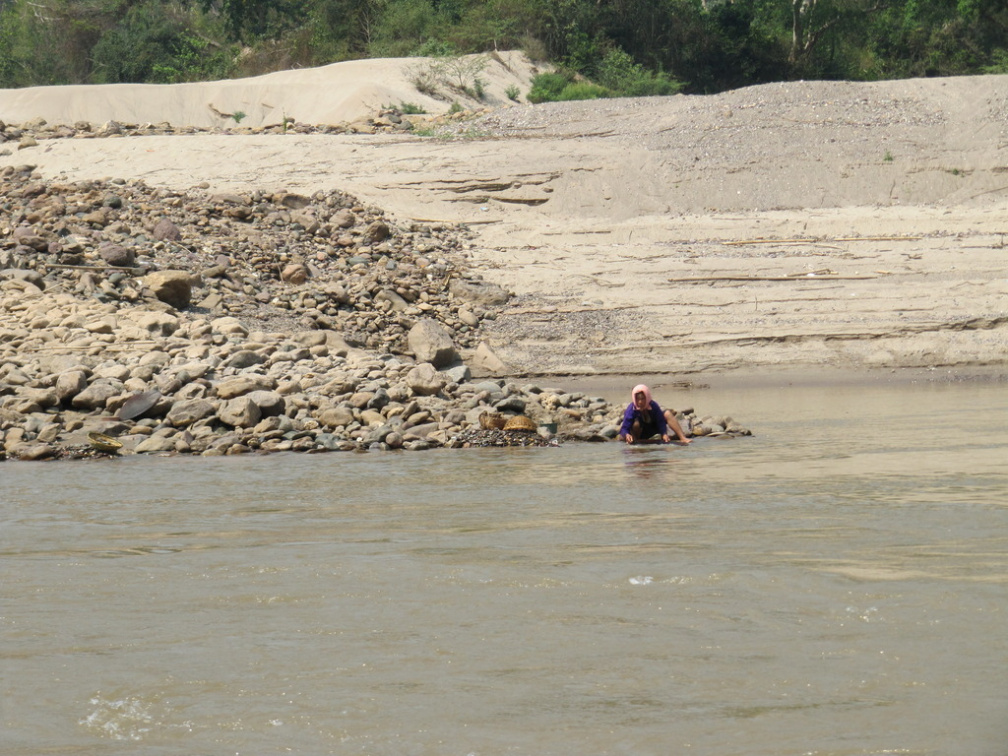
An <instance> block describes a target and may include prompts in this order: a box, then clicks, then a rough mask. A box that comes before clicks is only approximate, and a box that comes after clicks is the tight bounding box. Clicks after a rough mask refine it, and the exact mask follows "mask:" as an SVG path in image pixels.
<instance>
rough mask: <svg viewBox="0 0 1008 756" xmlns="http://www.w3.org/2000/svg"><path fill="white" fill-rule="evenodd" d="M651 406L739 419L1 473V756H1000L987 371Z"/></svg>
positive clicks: (996, 517) (995, 457)
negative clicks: (671, 429) (694, 433)
mask: <svg viewBox="0 0 1008 756" xmlns="http://www.w3.org/2000/svg"><path fill="white" fill-rule="evenodd" d="M657 398H658V399H659V400H660V401H664V403H666V404H672V405H678V406H680V407H681V406H682V405H683V404H685V403H689V404H693V405H695V406H696V407H697V409H698V410H700V411H701V412H703V411H710V412H715V413H727V414H732V415H733V416H735V417H736V418H737V419H739V420H740V421H741V422H743V423H744V424H746V425H748V426H749V427H751V428H752V429H753V430H754V432H755V434H756V435H755V437H753V438H750V439H734V440H717V439H701V440H698V441H697V442H695V443H694V444H693V445H692V446H690V447H687V448H680V447H662V448H648V449H627V448H625V447H623V446H620V445H618V444H599V445H594V444H592V445H568V446H564V447H562V448H559V449H511V450H490V449H473V450H456V451H432V452H422V453H420V452H418V453H406V454H381V453H368V454H328V455H318V456H314V455H313V456H295V455H283V456H270V457H240V458H216V459H214V458H208V459H202V458H197V459H190V458H154V459H151V458H124V459H122V460H118V461H113V462H97V461H82V462H73V463H56V464H53V463H14V462H5V463H3V464H2V465H0V575H2V587H0V591H2V593H0V596H2V607H0V629H2V633H3V636H2V637H3V645H2V648H0V655H2V661H0V663H2V669H0V678H2V682H3V693H2V695H3V699H2V715H3V733H2V735H0V740H2V746H0V751H2V752H4V753H11V754H20V755H22V756H32V755H35V754H48V755H51V754H75V755H80V756H88V755H90V754H134V753H141V752H142V753H150V754H197V753H198V754H278V753H300V754H389V755H392V754H395V755H397V756H399V755H402V754H459V755H460V756H467V755H469V754H475V755H477V756H491V755H494V754H530V755H532V754H534V755H536V756H542V755H544V754H564V755H566V754H572V755H573V754H578V755H583V754H634V755H639V754H662V755H664V754H681V753H697V754H716V755H718V756H722V755H725V754H740V755H743V754H744V755H746V756H754V755H758V754H767V755H768V756H769V755H773V756H780V755H782V754H783V755H787V754H796V755H797V754H831V755H837V756H840V755H843V756H846V755H848V754H935V755H938V754H941V755H943V756H946V755H950V754H951V755H956V754H962V755H963V756H967V755H968V756H984V755H985V754H987V755H990V756H1004V754H1006V753H1008V746H1006V745H1005V744H1006V743H1008V464H1006V461H1008V387H1006V386H1005V385H1003V384H1001V385H980V386H975V385H974V386H961V385H960V386H915V385H902V386H868V387H847V388H843V387H839V388H837V387H834V388H831V389H825V388H814V387H813V388H809V387H805V388H795V387H792V388H784V389H775V390H767V389H760V390H752V391H739V390H734V391H722V392H718V391H712V392H692V393H684V392H683V393H679V394H678V395H677V394H674V393H673V394H666V396H662V395H661V392H658V394H657ZM781 417H786V418H787V419H785V420H782V419H780V418H781Z"/></svg>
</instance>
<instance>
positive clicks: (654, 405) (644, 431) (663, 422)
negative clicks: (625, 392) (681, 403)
mask: <svg viewBox="0 0 1008 756" xmlns="http://www.w3.org/2000/svg"><path fill="white" fill-rule="evenodd" d="M631 396H632V397H633V401H632V402H631V403H630V404H629V405H627V408H626V412H624V413H623V424H622V425H621V426H620V431H619V439H620V441H626V442H627V443H628V444H637V443H654V442H653V441H652V439H653V438H654V437H655V436H657V435H661V440H662V442H663V443H666V444H667V443H669V442H670V441H671V440H672V438H671V437H670V436H669V429H671V430H672V432H673V433H675V435H676V437H677V438H678V439H679V440H680V441H681V442H682V443H684V444H688V443H689V442H690V440H691V439H688V438H686V434H685V433H683V429H682V427H681V426H680V425H679V421H678V420H676V416H675V413H674V412H672V411H671V410H665V411H664V412H663V411H662V408H661V407H659V406H658V402H656V401H654V400H653V399H652V398H651V389H649V388H648V387H647V386H645V385H644V384H643V383H642V384H640V385H637V386H634V388H633V391H632V392H631Z"/></svg>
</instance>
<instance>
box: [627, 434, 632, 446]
mask: <svg viewBox="0 0 1008 756" xmlns="http://www.w3.org/2000/svg"><path fill="white" fill-rule="evenodd" d="M626 442H627V443H628V444H632V443H633V433H627V434H626Z"/></svg>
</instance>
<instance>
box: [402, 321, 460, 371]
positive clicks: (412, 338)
mask: <svg viewBox="0 0 1008 756" xmlns="http://www.w3.org/2000/svg"><path fill="white" fill-rule="evenodd" d="M408 341H409V347H410V349H411V350H412V351H413V356H414V357H416V360H417V362H429V363H431V364H432V365H433V366H434V367H436V368H443V367H448V366H449V365H452V364H454V363H456V362H458V361H459V355H458V351H457V350H456V349H455V344H454V342H452V338H451V336H449V335H448V331H446V330H445V328H444V326H442V325H441V324H440V323H438V322H437V321H436V320H433V319H432V318H423V319H422V320H419V321H417V323H416V325H414V326H413V327H412V328H411V329H410V332H409V336H408Z"/></svg>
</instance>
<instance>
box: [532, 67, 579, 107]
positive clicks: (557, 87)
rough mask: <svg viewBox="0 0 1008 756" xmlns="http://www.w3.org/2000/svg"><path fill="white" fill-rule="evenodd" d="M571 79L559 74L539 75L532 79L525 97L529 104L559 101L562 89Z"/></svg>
mask: <svg viewBox="0 0 1008 756" xmlns="http://www.w3.org/2000/svg"><path fill="white" fill-rule="evenodd" d="M571 81H572V78H571V77H570V76H567V75H565V74H561V73H541V74H539V75H538V76H536V77H535V78H534V79H532V88H531V89H530V90H529V93H528V95H527V97H528V101H529V102H550V101H552V100H558V99H560V93H561V92H563V89H564V87H566V86H567V85H568V84H570V83H571Z"/></svg>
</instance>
